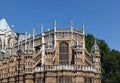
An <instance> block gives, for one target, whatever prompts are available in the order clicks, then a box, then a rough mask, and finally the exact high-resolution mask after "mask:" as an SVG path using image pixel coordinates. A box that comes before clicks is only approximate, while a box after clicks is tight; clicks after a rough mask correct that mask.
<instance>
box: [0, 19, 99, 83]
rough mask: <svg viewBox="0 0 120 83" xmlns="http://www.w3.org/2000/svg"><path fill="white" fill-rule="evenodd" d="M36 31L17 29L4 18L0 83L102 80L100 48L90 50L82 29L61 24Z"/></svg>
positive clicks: (87, 82)
mask: <svg viewBox="0 0 120 83" xmlns="http://www.w3.org/2000/svg"><path fill="white" fill-rule="evenodd" d="M53 25H54V26H53V29H51V30H48V31H46V32H43V31H42V28H43V27H42V26H41V33H40V34H38V35H35V31H34V29H33V34H32V35H29V34H28V33H16V32H15V31H14V29H13V27H10V26H9V25H8V23H7V21H6V20H5V19H4V18H3V19H1V20H0V83H101V63H100V58H101V55H100V50H99V47H98V45H97V42H96V40H95V42H94V45H93V46H92V48H91V52H90V53H89V52H88V51H87V49H86V48H85V34H84V24H83V25H82V27H81V30H77V29H75V28H74V25H73V21H72V20H71V23H70V27H69V28H57V26H56V20H54V23H53Z"/></svg>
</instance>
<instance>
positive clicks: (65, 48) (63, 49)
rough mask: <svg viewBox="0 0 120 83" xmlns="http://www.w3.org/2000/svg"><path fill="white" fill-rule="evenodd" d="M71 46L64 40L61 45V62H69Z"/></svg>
mask: <svg viewBox="0 0 120 83" xmlns="http://www.w3.org/2000/svg"><path fill="white" fill-rule="evenodd" d="M68 49H69V46H68V44H67V43H65V42H62V43H60V45H59V61H60V64H68V63H69V57H68V54H69V50H68Z"/></svg>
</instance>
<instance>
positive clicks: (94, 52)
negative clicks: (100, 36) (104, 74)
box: [91, 39, 101, 73]
mask: <svg viewBox="0 0 120 83" xmlns="http://www.w3.org/2000/svg"><path fill="white" fill-rule="evenodd" d="M91 54H92V57H93V66H94V67H95V69H96V71H97V72H98V73H100V72H101V67H100V58H101V56H100V50H99V47H98V45H97V41H96V39H95V41H94V45H93V46H92V49H91Z"/></svg>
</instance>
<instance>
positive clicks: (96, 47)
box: [91, 39, 99, 53]
mask: <svg viewBox="0 0 120 83" xmlns="http://www.w3.org/2000/svg"><path fill="white" fill-rule="evenodd" d="M91 52H92V53H98V52H99V47H98V44H97V41H96V39H95V40H94V45H93V47H92V50H91Z"/></svg>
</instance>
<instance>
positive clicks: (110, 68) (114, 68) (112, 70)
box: [85, 34, 120, 83]
mask: <svg viewBox="0 0 120 83" xmlns="http://www.w3.org/2000/svg"><path fill="white" fill-rule="evenodd" d="M94 40H95V37H94V36H93V35H92V34H87V35H86V36H85V43H86V48H87V50H88V51H89V52H90V50H91V48H92V45H93V44H94ZM96 40H97V43H98V45H99V48H100V54H101V67H102V83H119V82H120V52H119V51H117V50H115V49H111V50H110V48H109V46H108V44H107V43H106V42H105V41H104V40H101V39H96Z"/></svg>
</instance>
